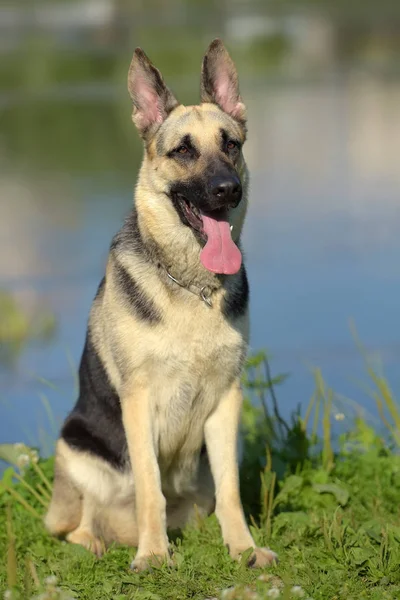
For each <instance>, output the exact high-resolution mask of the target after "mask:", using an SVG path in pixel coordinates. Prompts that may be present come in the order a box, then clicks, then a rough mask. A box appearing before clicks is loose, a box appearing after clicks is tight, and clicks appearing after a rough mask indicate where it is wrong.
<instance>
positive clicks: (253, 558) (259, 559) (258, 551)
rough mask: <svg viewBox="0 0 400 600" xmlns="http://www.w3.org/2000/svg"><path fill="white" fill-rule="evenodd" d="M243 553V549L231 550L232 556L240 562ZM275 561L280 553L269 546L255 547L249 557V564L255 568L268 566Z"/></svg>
mask: <svg viewBox="0 0 400 600" xmlns="http://www.w3.org/2000/svg"><path fill="white" fill-rule="evenodd" d="M243 553H244V551H243V550H242V551H239V550H237V551H234V552H231V556H232V558H234V559H235V560H238V561H239V562H240V561H241V560H242V555H243ZM274 562H278V555H277V554H276V553H275V552H273V551H272V550H270V549H269V548H255V549H254V550H253V551H252V553H251V554H250V556H249V557H248V558H247V566H248V567H251V568H253V569H258V568H261V567H268V566H270V565H272V564H273V563H274Z"/></svg>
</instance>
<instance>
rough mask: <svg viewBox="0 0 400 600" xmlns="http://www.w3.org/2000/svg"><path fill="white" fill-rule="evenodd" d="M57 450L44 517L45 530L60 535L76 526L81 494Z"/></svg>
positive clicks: (79, 519) (80, 510)
mask: <svg viewBox="0 0 400 600" xmlns="http://www.w3.org/2000/svg"><path fill="white" fill-rule="evenodd" d="M63 462H64V461H63V457H62V456H61V455H60V454H59V452H58V451H57V455H56V462H55V477H54V484H53V493H52V498H51V502H50V506H49V509H48V511H47V514H46V516H45V519H44V523H45V526H46V528H47V530H48V531H49V532H50V533H51V534H52V535H56V536H62V535H65V534H66V533H69V532H70V531H73V530H74V529H76V527H78V525H79V523H80V521H81V515H82V495H81V493H80V492H79V490H78V488H77V487H76V485H75V484H74V482H73V481H72V479H71V477H70V476H69V474H68V473H67V470H66V469H65V467H64V464H63Z"/></svg>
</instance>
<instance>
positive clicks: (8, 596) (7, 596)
mask: <svg viewBox="0 0 400 600" xmlns="http://www.w3.org/2000/svg"><path fill="white" fill-rule="evenodd" d="M12 596H13V593H12V591H11V590H6V591H5V592H4V600H11V599H12Z"/></svg>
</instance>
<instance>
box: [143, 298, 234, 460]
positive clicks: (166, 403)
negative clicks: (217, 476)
mask: <svg viewBox="0 0 400 600" xmlns="http://www.w3.org/2000/svg"><path fill="white" fill-rule="evenodd" d="M245 349H246V335H245V332H244V331H243V332H242V331H241V330H240V328H234V327H232V326H231V325H230V324H229V323H228V322H227V321H225V320H224V319H223V318H222V316H221V315H220V314H219V313H217V312H216V311H212V309H209V308H208V307H207V306H200V307H198V311H197V312H196V311H195V312H194V314H189V312H188V313H186V312H185V311H181V313H180V315H178V314H177V315H171V319H170V320H169V323H168V325H165V326H164V327H163V328H160V330H159V338H158V340H157V342H156V343H155V344H154V353H153V357H152V361H151V362H152V365H153V368H152V372H153V379H152V387H153V391H154V393H153V394H152V398H153V401H152V402H153V403H154V409H155V410H154V414H155V418H156V421H157V427H156V429H157V436H158V440H159V450H160V454H161V455H163V456H164V457H165V458H166V459H168V457H169V456H172V455H175V454H176V453H178V454H180V455H181V456H182V455H185V454H191V453H193V452H196V451H197V450H199V448H200V447H201V444H202V442H203V435H204V423H205V421H206V419H207V417H208V416H209V414H210V413H211V412H212V410H213V409H214V408H215V406H216V405H217V403H218V402H219V401H220V399H221V397H222V396H223V394H224V393H226V392H227V391H228V389H229V387H230V386H231V385H232V383H233V381H234V379H235V378H236V377H237V376H238V375H239V374H240V370H241V366H242V363H243V358H244V354H245Z"/></svg>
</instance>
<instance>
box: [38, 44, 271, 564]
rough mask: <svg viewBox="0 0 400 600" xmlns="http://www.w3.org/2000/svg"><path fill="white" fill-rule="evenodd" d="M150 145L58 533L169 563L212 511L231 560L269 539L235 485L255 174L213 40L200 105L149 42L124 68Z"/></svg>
mask: <svg viewBox="0 0 400 600" xmlns="http://www.w3.org/2000/svg"><path fill="white" fill-rule="evenodd" d="M128 90H129V93H130V96H131V99H132V103H133V114H132V120H133V122H134V123H135V125H136V127H137V129H138V131H139V134H140V136H141V137H142V139H143V142H144V158H143V163H142V165H141V168H140V172H139V176H138V181H137V185H136V192H135V201H134V207H133V210H132V212H131V214H130V215H129V217H128V218H127V220H126V222H125V224H124V225H123V227H122V229H121V230H120V231H119V232H118V233H117V234H116V236H115V237H114V239H113V241H112V243H111V246H110V251H109V255H108V261H107V266H106V273H105V277H104V278H103V280H102V281H101V283H100V285H99V287H98V290H97V294H96V296H95V298H94V301H93V304H92V307H91V311H90V317H89V322H88V328H87V335H86V342H85V346H84V350H83V354H82V358H81V363H80V369H79V384H80V391H79V397H78V400H77V402H76V405H75V407H74V408H73V410H72V412H71V413H70V414H69V415H68V417H67V418H66V420H65V422H64V424H63V427H62V430H61V434H60V437H59V439H58V441H57V447H56V458H55V480H54V488H53V495H52V499H51V503H50V507H49V510H48V513H47V515H46V517H45V525H46V527H47V529H48V530H49V531H50V532H51V534H53V535H56V536H65V537H66V540H67V541H69V542H71V543H75V544H81V545H82V546H84V547H86V548H87V549H90V550H92V551H93V552H94V553H95V554H97V555H98V556H100V555H101V554H102V552H103V551H104V550H105V548H106V547H107V546H108V545H109V544H111V543H118V544H127V545H129V546H133V547H137V553H136V556H135V558H134V560H133V563H132V565H131V568H132V569H134V570H136V571H142V570H145V569H148V568H150V567H151V565H152V564H154V562H157V561H158V562H160V561H167V562H171V557H170V552H169V543H168V537H167V527H168V528H173V529H176V528H182V527H183V526H184V525H185V524H186V523H188V522H190V521H191V520H193V518H196V515H198V514H201V515H208V514H210V513H211V512H213V511H214V510H215V513H216V515H217V518H218V520H219V523H220V526H221V531H222V537H223V541H224V543H225V545H226V546H227V548H228V549H229V553H230V555H231V556H232V557H233V558H234V559H236V560H241V556H242V554H243V552H244V551H245V550H248V549H250V548H252V554H251V556H250V558H249V559H248V564H249V566H253V567H263V566H266V565H269V564H270V563H272V562H273V561H274V560H275V559H276V555H275V553H274V552H272V550H270V549H268V548H258V547H256V544H255V543H254V540H253V538H252V536H251V533H250V531H249V528H248V526H247V524H246V521H245V517H244V513H243V509H242V504H241V500H240V493H239V474H238V457H237V441H238V429H239V421H240V414H241V406H242V391H241V385H240V376H241V371H242V368H243V363H244V359H245V356H246V351H247V344H248V297H249V287H248V281H247V277H246V271H245V267H244V265H243V261H242V254H241V250H240V235H241V231H242V226H243V222H244V219H245V215H246V210H247V188H248V179H249V177H248V171H247V167H246V163H245V160H244V157H243V153H242V147H243V144H244V142H245V139H246V113H245V106H244V104H243V102H242V100H241V97H240V94H239V87H238V78H237V73H236V68H235V66H234V63H233V61H232V59H231V58H230V56H229V54H228V52H227V50H226V48H225V46H224V45H223V43H222V41H221V40H219V39H216V40H214V41H213V42H212V43H211V44H210V46H209V48H208V50H207V52H206V54H205V56H204V59H203V63H202V72H201V103H200V104H199V105H196V106H183V105H182V104H180V103H179V102H178V101H177V100H176V98H175V96H174V95H173V93H172V92H171V90H170V89H169V88H168V87H167V86H166V84H165V83H164V80H163V78H162V76H161V73H160V72H159V71H158V69H156V68H155V67H154V66H153V64H152V63H151V62H150V60H149V59H148V57H147V56H146V54H145V53H144V52H143V51H142V50H141V49H140V48H137V49H136V50H135V52H134V55H133V59H132V62H131V65H130V68H129V74H128Z"/></svg>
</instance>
